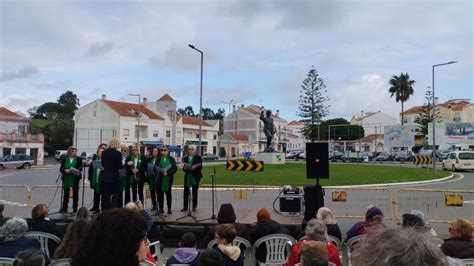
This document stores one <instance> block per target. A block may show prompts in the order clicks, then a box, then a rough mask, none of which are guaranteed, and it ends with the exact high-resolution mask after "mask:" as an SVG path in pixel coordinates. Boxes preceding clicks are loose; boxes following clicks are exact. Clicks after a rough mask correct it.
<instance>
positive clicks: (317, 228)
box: [285, 219, 342, 266]
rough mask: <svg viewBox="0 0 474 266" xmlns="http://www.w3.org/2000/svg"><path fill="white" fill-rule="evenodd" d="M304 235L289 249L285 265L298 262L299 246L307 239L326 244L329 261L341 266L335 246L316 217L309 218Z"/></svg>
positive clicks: (323, 225) (288, 265)
mask: <svg viewBox="0 0 474 266" xmlns="http://www.w3.org/2000/svg"><path fill="white" fill-rule="evenodd" d="M305 232H306V236H305V237H304V238H303V239H301V240H300V241H298V242H296V244H295V245H294V246H293V248H292V249H291V253H290V256H288V260H287V261H286V263H285V266H294V265H295V264H297V263H298V262H300V259H301V258H300V249H301V246H302V245H303V244H304V243H305V242H307V241H311V240H313V241H319V242H322V243H325V244H326V248H327V251H328V254H327V255H328V259H329V262H332V263H334V264H336V265H337V266H342V262H341V258H339V251H338V250H337V247H336V246H335V245H334V244H333V243H332V242H331V241H329V240H328V232H327V228H326V225H325V224H324V223H323V222H322V221H319V220H317V219H311V220H310V221H309V222H308V224H307V225H306V229H305Z"/></svg>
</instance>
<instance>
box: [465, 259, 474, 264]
mask: <svg viewBox="0 0 474 266" xmlns="http://www.w3.org/2000/svg"><path fill="white" fill-rule="evenodd" d="M462 263H464V266H474V259H463V260H462Z"/></svg>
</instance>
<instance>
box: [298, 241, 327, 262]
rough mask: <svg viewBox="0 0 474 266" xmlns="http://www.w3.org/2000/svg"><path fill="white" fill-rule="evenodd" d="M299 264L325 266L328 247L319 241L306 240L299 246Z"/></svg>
mask: <svg viewBox="0 0 474 266" xmlns="http://www.w3.org/2000/svg"><path fill="white" fill-rule="evenodd" d="M300 265H301V266H303V265H304V266H327V265H329V264H328V249H327V247H326V244H325V243H323V242H320V241H313V240H310V241H306V242H304V243H303V244H302V245H301V248H300Z"/></svg>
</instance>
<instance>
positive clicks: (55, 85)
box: [33, 80, 72, 90]
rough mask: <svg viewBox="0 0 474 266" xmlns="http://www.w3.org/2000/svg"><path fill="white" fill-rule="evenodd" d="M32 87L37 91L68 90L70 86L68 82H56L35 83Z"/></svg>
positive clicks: (70, 83) (70, 82)
mask: <svg viewBox="0 0 474 266" xmlns="http://www.w3.org/2000/svg"><path fill="white" fill-rule="evenodd" d="M33 86H34V87H35V88H38V89H48V90H51V89H68V88H70V87H71V86H72V81H70V80H58V81H54V82H37V83H33Z"/></svg>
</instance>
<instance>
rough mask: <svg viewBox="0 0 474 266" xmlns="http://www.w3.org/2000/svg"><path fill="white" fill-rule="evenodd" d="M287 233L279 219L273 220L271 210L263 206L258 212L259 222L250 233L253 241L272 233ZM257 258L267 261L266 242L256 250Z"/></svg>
mask: <svg viewBox="0 0 474 266" xmlns="http://www.w3.org/2000/svg"><path fill="white" fill-rule="evenodd" d="M281 233H285V231H284V230H283V228H282V226H281V224H279V223H278V222H277V221H274V220H272V216H271V214H270V212H269V211H268V210H267V209H266V208H261V209H260V210H259V211H258V212H257V223H256V224H255V226H254V227H253V229H252V232H251V233H250V238H251V241H250V242H251V243H252V244H253V243H255V241H257V240H258V239H259V238H262V237H264V236H267V235H271V234H281ZM255 257H256V259H257V260H258V261H261V262H263V261H265V259H266V257H267V248H266V245H265V244H262V245H260V246H259V247H258V248H257V251H256V256H255Z"/></svg>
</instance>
